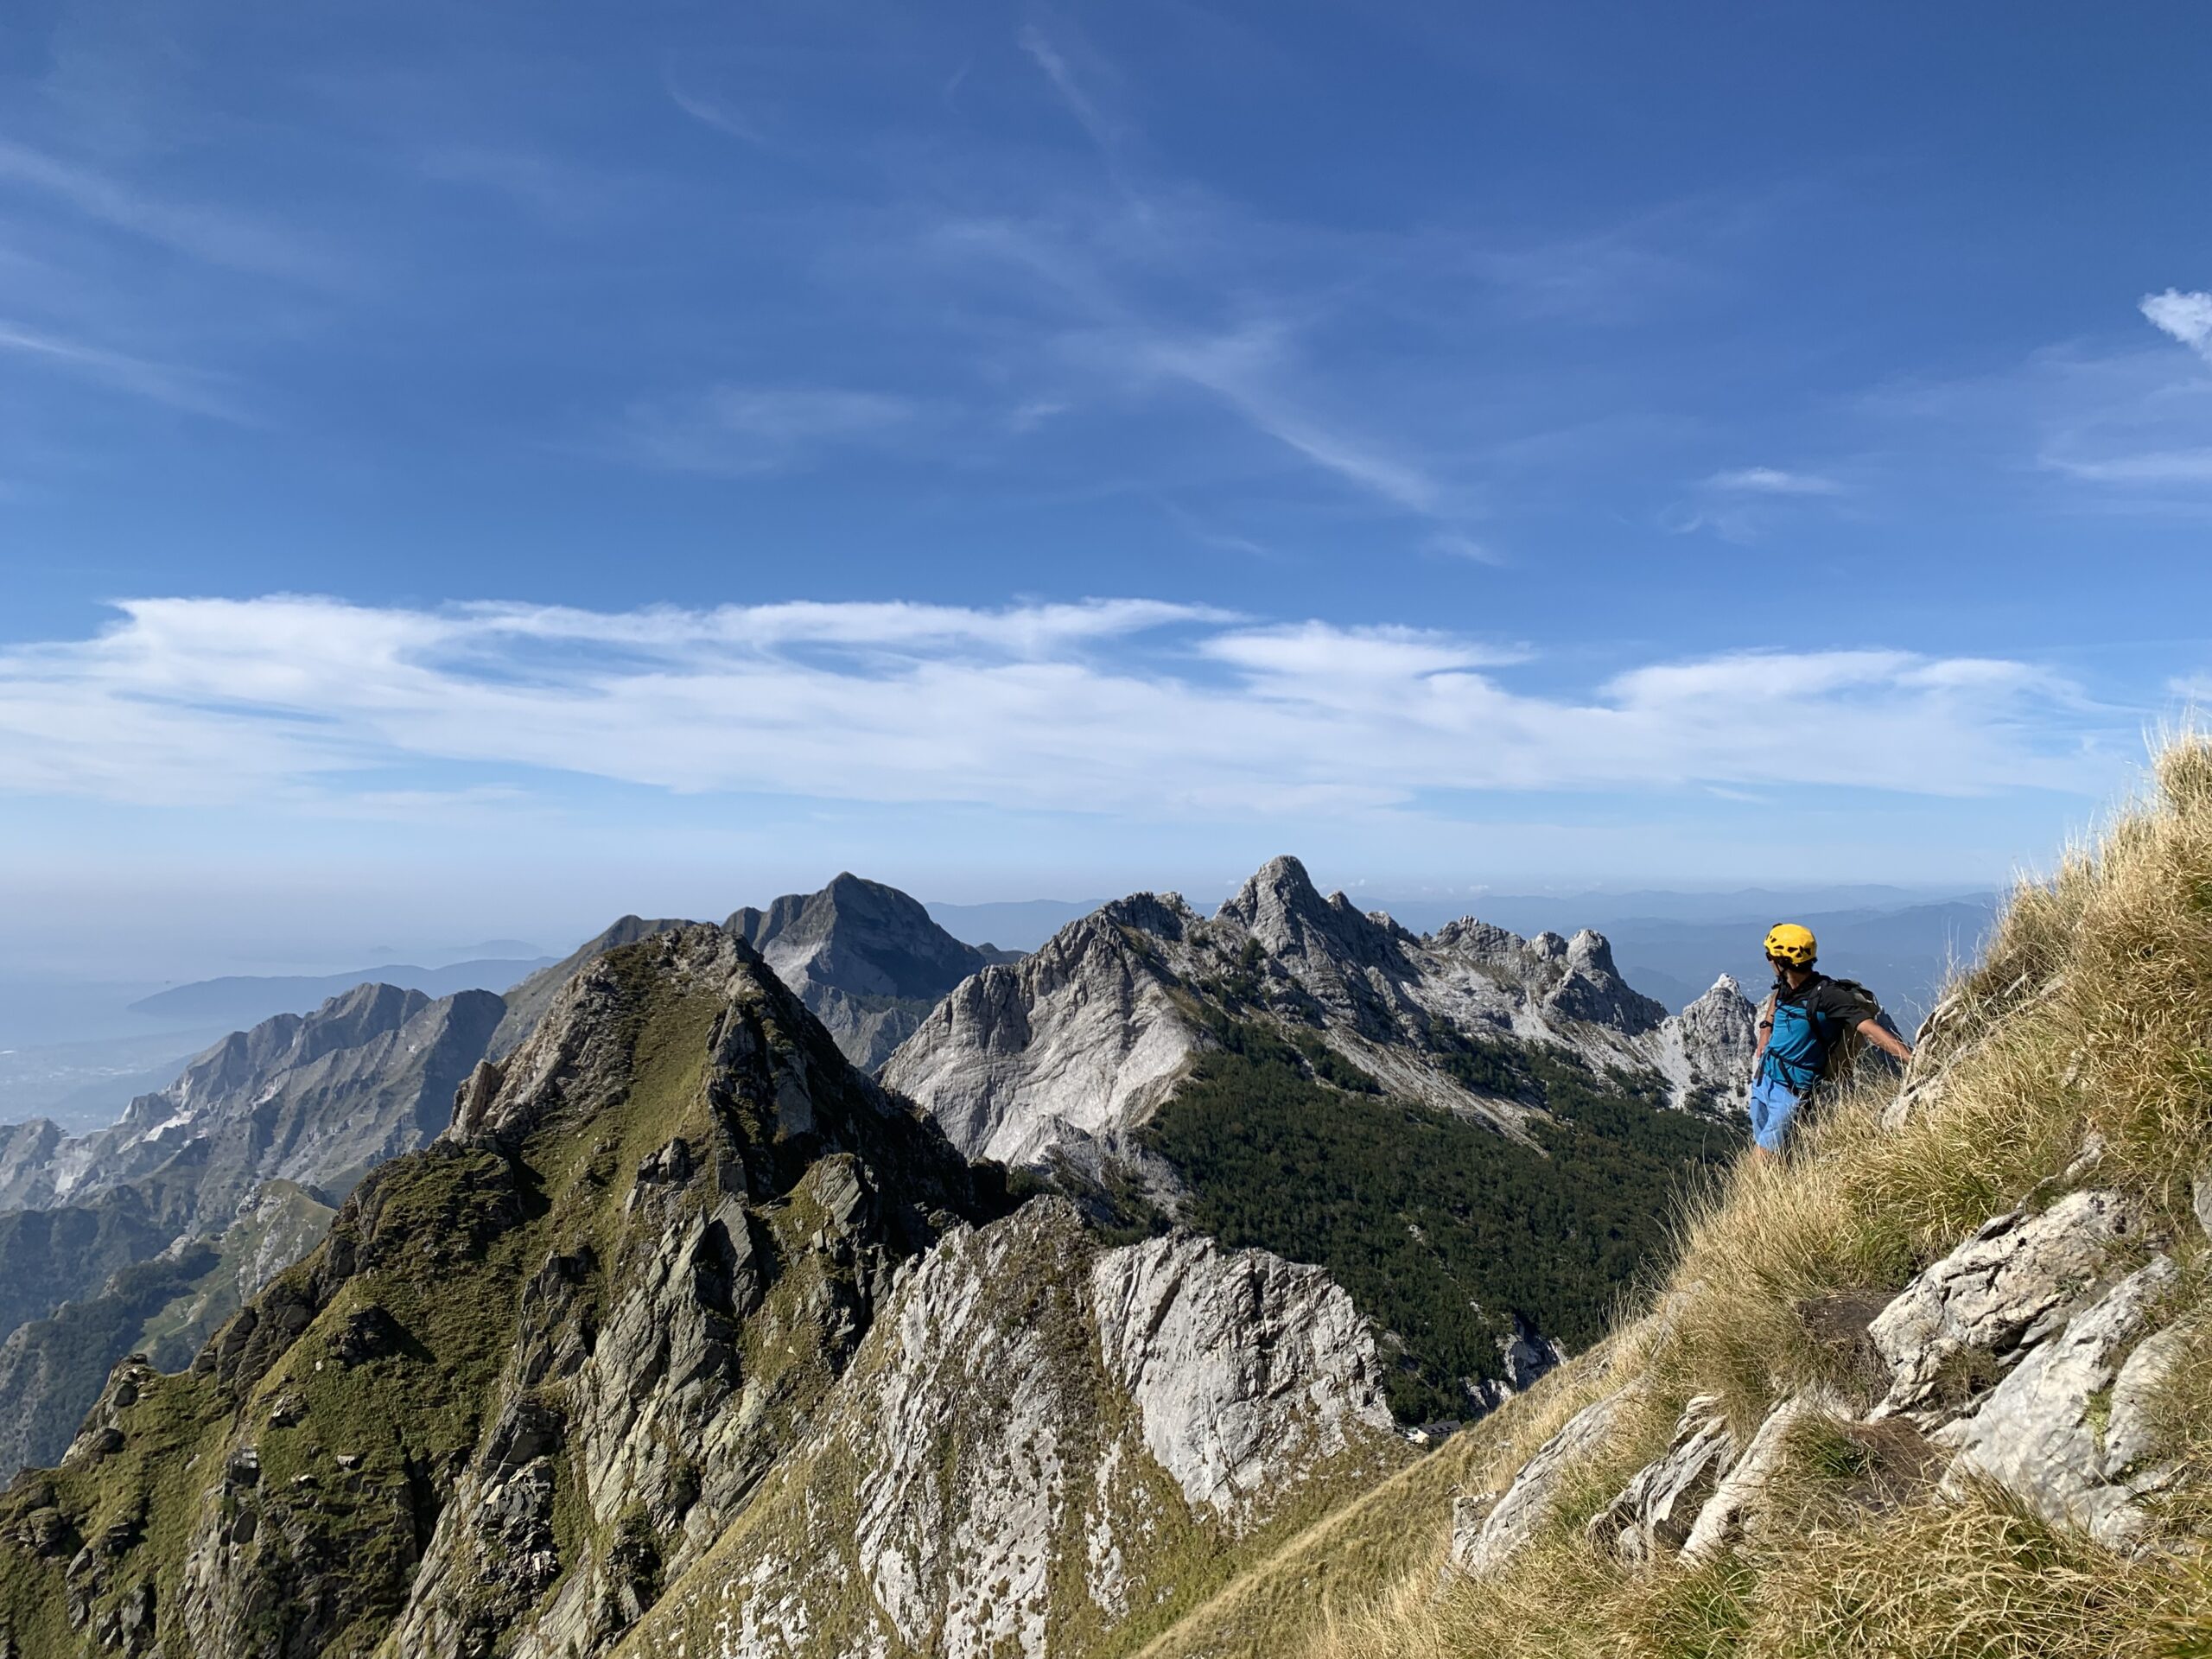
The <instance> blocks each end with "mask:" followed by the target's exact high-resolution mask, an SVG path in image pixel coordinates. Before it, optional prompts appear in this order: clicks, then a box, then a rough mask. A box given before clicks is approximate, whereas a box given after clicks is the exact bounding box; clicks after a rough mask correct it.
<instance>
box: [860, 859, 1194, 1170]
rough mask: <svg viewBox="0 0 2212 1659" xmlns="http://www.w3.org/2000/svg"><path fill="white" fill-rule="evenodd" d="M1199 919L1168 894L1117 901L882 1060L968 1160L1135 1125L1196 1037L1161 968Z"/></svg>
mask: <svg viewBox="0 0 2212 1659" xmlns="http://www.w3.org/2000/svg"><path fill="white" fill-rule="evenodd" d="M1197 924H1198V916H1197V915H1196V913H1195V912H1192V911H1190V910H1189V909H1188V908H1187V907H1185V906H1184V905H1183V903H1182V901H1181V900H1180V899H1177V898H1175V897H1174V896H1173V895H1172V894H1171V895H1169V897H1168V898H1166V899H1153V898H1152V897H1151V896H1150V895H1148V894H1147V895H1143V896H1141V897H1140V898H1137V899H1122V900H1121V901H1119V902H1118V903H1116V904H1112V905H1109V906H1105V907H1104V908H1103V909H1102V910H1099V911H1097V912H1093V913H1092V914H1091V915H1089V916H1086V917H1084V918H1082V919H1081V920H1079V921H1076V922H1072V923H1070V924H1069V925H1068V926H1066V927H1065V928H1063V929H1062V930H1061V931H1059V932H1058V933H1057V934H1055V935H1053V937H1052V938H1051V939H1049V940H1047V941H1046V944H1044V945H1043V946H1042V947H1041V948H1039V950H1036V951H1035V952H1034V953H1033V954H1032V955H1031V956H1029V957H1026V958H1025V959H1024V960H1022V961H1021V962H1020V963H1014V964H1010V965H1006V966H995V967H990V968H986V969H983V970H982V972H980V973H978V974H976V976H973V977H972V978H969V979H968V980H967V981H965V982H963V983H962V984H961V985H960V986H958V987H957V988H956V989H955V990H953V991H952V993H951V994H950V995H948V996H946V997H945V998H944V1001H941V1002H939V1003H938V1006H937V1007H936V1008H935V1009H934V1010H933V1011H932V1012H931V1014H929V1015H928V1016H927V1017H926V1018H925V1020H924V1021H923V1022H922V1024H921V1026H920V1027H918V1029H917V1031H916V1032H915V1033H914V1034H913V1035H912V1037H910V1038H909V1039H907V1040H906V1043H904V1044H903V1045H902V1046H900V1047H899V1050H898V1052H895V1053H894V1054H893V1056H892V1057H891V1058H890V1059H889V1061H887V1063H886V1065H885V1066H884V1071H883V1080H884V1083H885V1084H886V1085H887V1086H888V1087H890V1088H893V1089H896V1090H899V1092H900V1093H902V1094H904V1095H906V1096H909V1097H910V1098H912V1099H913V1100H915V1101H918V1103H921V1104H922V1105H923V1106H924V1107H925V1108H926V1109H928V1110H929V1111H930V1113H931V1116H934V1117H935V1118H936V1119H937V1121H938V1122H939V1123H940V1124H941V1125H943V1126H944V1131H945V1133H946V1134H947V1135H950V1137H951V1139H952V1142H953V1144H954V1145H955V1146H957V1147H960V1148H961V1149H962V1150H963V1152H965V1153H967V1154H968V1155H969V1156H970V1157H988V1158H996V1159H998V1160H1001V1161H1002V1162H1008V1163H1024V1162H1033V1161H1035V1160H1040V1159H1042V1158H1043V1157H1044V1155H1045V1154H1046V1153H1047V1152H1049V1151H1050V1150H1051V1149H1052V1148H1053V1147H1057V1146H1059V1145H1061V1144H1063V1143H1065V1142H1066V1141H1071V1140H1073V1139H1076V1138H1078V1137H1087V1138H1090V1139H1096V1140H1103V1139H1105V1138H1106V1137H1108V1136H1109V1135H1111V1134H1112V1133H1113V1132H1114V1131H1116V1129H1118V1128H1122V1126H1123V1125H1126V1124H1129V1123H1133V1122H1140V1121H1141V1120H1142V1118H1143V1117H1144V1116H1145V1114H1146V1113H1147V1111H1148V1109H1150V1108H1151V1107H1153V1106H1154V1105H1156V1104H1157V1103H1159V1101H1160V1099H1161V1098H1162V1097H1163V1096H1165V1094H1166V1090H1168V1089H1169V1088H1170V1087H1171V1086H1173V1083H1174V1081H1175V1080H1176V1078H1177V1077H1179V1076H1180V1075H1181V1073H1182V1071H1183V1070H1184V1068H1185V1066H1186V1065H1188V1064H1189V1061H1190V1058H1191V1057H1192V1054H1193V1053H1195V1052H1197V1050H1198V1046H1199V1044H1200V1042H1201V1041H1202V1040H1203V1039H1201V1037H1200V1036H1199V1034H1198V1028H1197V1027H1196V1026H1195V1024H1194V1022H1193V1021H1192V1019H1191V1017H1190V1015H1189V1014H1188V1013H1187V1012H1186V1011H1185V1008H1184V1007H1183V1006H1182V1005H1181V1004H1179V1002H1178V1001H1177V1000H1176V998H1175V995H1174V982H1173V981H1171V980H1170V979H1169V978H1167V977H1166V976H1165V975H1163V974H1162V973H1161V971H1160V963H1161V953H1162V950H1163V949H1164V948H1166V947H1172V946H1173V945H1175V944H1179V943H1180V941H1181V939H1182V938H1183V936H1184V935H1185V932H1186V931H1188V930H1189V929H1190V928H1191V927H1192V926H1193V925H1197Z"/></svg>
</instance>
